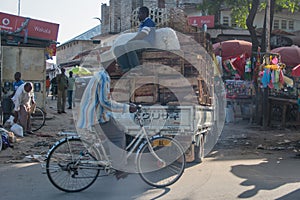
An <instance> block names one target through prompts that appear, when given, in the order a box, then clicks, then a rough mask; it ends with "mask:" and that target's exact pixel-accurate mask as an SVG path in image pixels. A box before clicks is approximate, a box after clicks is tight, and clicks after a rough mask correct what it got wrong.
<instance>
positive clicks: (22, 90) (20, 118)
mask: <svg viewBox="0 0 300 200" xmlns="http://www.w3.org/2000/svg"><path fill="white" fill-rule="evenodd" d="M12 101H13V102H14V106H15V107H14V123H19V124H20V125H21V126H22V127H23V130H24V131H25V133H27V134H33V133H32V131H31V121H30V110H31V107H32V106H34V105H35V100H34V93H33V86H32V83H31V82H26V83H24V84H22V85H20V86H19V87H18V89H17V91H16V93H15V94H14V96H13V97H12Z"/></svg>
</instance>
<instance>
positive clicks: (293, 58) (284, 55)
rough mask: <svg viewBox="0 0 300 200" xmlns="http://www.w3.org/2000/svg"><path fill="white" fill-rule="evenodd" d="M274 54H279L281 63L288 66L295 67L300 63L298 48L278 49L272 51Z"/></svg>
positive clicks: (299, 49) (299, 50)
mask: <svg viewBox="0 0 300 200" xmlns="http://www.w3.org/2000/svg"><path fill="white" fill-rule="evenodd" d="M271 52H272V53H278V54H279V55H280V57H281V62H282V63H284V64H286V66H291V67H295V66H297V65H298V64H299V63H300V48H299V47H298V46H289V47H278V48H276V49H272V50H271Z"/></svg>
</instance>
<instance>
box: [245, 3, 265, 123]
mask: <svg viewBox="0 0 300 200" xmlns="http://www.w3.org/2000/svg"><path fill="white" fill-rule="evenodd" d="M259 3H260V1H259V0H252V7H251V9H250V12H249V15H248V17H247V20H246V25H247V27H248V30H249V33H250V37H251V41H252V57H251V64H252V69H256V62H257V59H256V58H257V56H258V47H259V41H258V38H257V35H256V30H255V27H254V26H253V22H254V18H255V16H256V13H257V9H258V7H259ZM253 71H254V73H257V70H253ZM253 77H254V79H255V80H253V82H254V88H255V97H254V101H255V105H256V106H255V108H256V111H255V113H257V114H259V113H261V111H260V112H259V110H261V106H260V105H261V104H260V102H261V98H260V97H261V95H257V94H259V93H260V91H259V88H258V84H257V80H256V79H257V77H258V74H253ZM260 119H261V116H259V115H255V119H254V121H255V122H257V123H259V121H260Z"/></svg>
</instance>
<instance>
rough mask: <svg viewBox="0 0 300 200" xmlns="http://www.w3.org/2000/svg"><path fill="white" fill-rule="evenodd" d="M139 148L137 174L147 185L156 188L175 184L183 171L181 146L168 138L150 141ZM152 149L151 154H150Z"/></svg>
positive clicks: (183, 155) (183, 159)
mask: <svg viewBox="0 0 300 200" xmlns="http://www.w3.org/2000/svg"><path fill="white" fill-rule="evenodd" d="M150 142H151V147H150V146H149V144H148V143H145V145H144V146H143V147H142V148H141V150H140V151H139V155H138V158H137V167H138V172H139V174H140V176H141V178H142V179H143V180H144V181H145V182H146V183H147V184H149V185H151V186H153V187H157V188H162V187H167V186H169V185H172V184H173V183H175V182H176V181H177V180H178V179H179V178H180V177H181V176H182V174H183V171H184V169H185V154H184V151H183V148H182V146H181V145H180V144H179V142H177V141H176V140H174V139H173V138H169V137H164V136H161V137H157V138H153V139H151V141H150ZM151 149H153V152H151Z"/></svg>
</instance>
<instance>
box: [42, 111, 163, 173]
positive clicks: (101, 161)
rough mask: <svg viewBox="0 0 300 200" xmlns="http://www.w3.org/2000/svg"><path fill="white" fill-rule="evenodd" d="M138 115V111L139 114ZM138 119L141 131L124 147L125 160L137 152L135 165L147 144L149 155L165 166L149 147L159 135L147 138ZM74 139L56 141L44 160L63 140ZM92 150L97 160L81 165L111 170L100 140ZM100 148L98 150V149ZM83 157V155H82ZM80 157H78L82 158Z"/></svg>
mask: <svg viewBox="0 0 300 200" xmlns="http://www.w3.org/2000/svg"><path fill="white" fill-rule="evenodd" d="M138 114H140V111H139V113H138ZM137 119H138V122H139V125H140V127H141V130H140V131H139V132H138V134H136V135H135V137H134V138H133V140H132V141H131V142H130V143H129V144H128V145H127V146H126V148H125V150H126V151H127V155H126V159H128V158H129V157H130V156H131V155H132V154H133V152H134V151H135V150H137V153H136V156H135V163H137V157H138V155H139V151H140V150H141V148H142V147H143V146H144V145H146V144H147V143H148V145H149V150H150V153H151V154H152V155H153V156H154V157H155V158H156V159H158V160H159V161H160V162H161V163H163V164H165V162H164V161H163V160H162V159H161V158H159V157H158V156H157V154H156V153H155V152H154V150H153V148H152V145H151V142H150V141H151V140H152V139H155V138H158V137H160V135H154V136H151V137H149V136H148V134H147V131H146V129H145V127H144V126H143V124H142V117H140V116H138V117H137ZM74 138H79V139H81V138H80V136H69V137H66V138H63V139H61V140H59V141H57V142H56V143H55V144H54V145H53V146H52V147H51V149H50V150H49V151H48V153H47V155H46V159H47V158H48V155H49V154H50V152H51V151H52V150H53V149H54V148H55V147H56V146H57V145H58V144H60V143H61V142H63V141H65V140H70V139H74ZM143 139H145V141H144V142H142V140H143ZM141 142H142V143H141ZM86 143H88V142H86ZM91 146H92V147H91V148H93V147H94V149H95V150H96V151H97V155H96V156H97V160H96V161H82V160H81V161H80V162H81V163H84V164H95V165H101V166H103V167H104V168H112V166H111V161H110V159H109V156H108V155H107V153H106V150H105V148H104V146H103V144H102V142H101V140H100V139H99V138H97V142H95V143H93V144H92V145H91ZM99 147H100V149H99ZM86 151H89V148H87V149H86ZM82 153H84V152H82ZM82 155H83V154H82ZM82 155H80V156H82Z"/></svg>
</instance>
